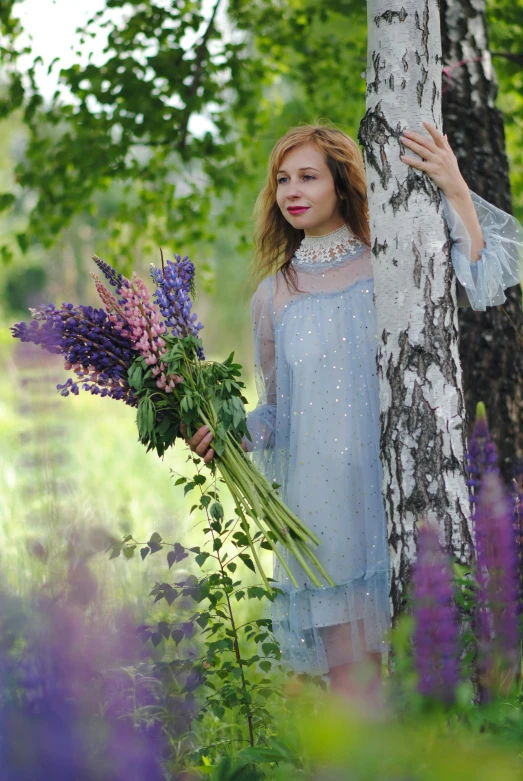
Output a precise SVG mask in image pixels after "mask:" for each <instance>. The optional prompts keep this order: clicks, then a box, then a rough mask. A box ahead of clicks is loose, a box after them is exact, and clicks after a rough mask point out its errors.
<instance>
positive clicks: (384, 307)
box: [359, 0, 472, 615]
mask: <svg viewBox="0 0 523 781" xmlns="http://www.w3.org/2000/svg"><path fill="white" fill-rule="evenodd" d="M439 25H440V21H439V12H438V4H437V0H368V28H369V40H368V64H367V111H366V114H365V117H364V119H363V120H362V123H361V127H360V134H359V138H360V142H361V144H362V147H363V150H364V155H365V163H366V173H367V193H368V199H369V213H370V228H371V237H372V241H371V243H372V263H373V274H374V288H375V293H374V300H375V304H376V310H377V320H378V340H379V344H378V354H377V363H378V376H379V383H380V407H381V432H382V433H381V457H382V464H383V472H384V477H383V495H384V499H385V506H386V511H387V518H388V534H389V548H390V554H391V566H392V582H391V601H392V608H393V614H394V615H397V613H398V612H399V611H400V610H401V607H402V597H403V595H404V593H405V590H406V587H407V585H408V582H409V579H410V573H411V566H412V563H413V561H414V559H415V555H416V538H417V533H416V527H417V524H418V523H420V522H425V523H430V524H434V525H437V527H438V528H439V530H440V538H441V540H442V542H443V543H444V544H445V545H446V547H447V548H448V549H449V550H451V551H452V552H453V553H454V554H455V555H456V556H457V557H458V558H459V559H460V560H461V561H468V560H469V558H470V555H471V548H472V546H471V534H470V523H469V521H468V517H469V512H468V498H467V489H466V484H465V473H464V448H465V430H464V416H465V405H464V397H463V390H462V385H461V367H460V362H459V355H458V323H457V304H456V286H455V277H454V273H453V270H452V266H451V264H450V259H449V242H448V231H447V229H446V225H445V223H444V218H443V209H442V205H441V202H440V196H439V190H438V188H437V187H436V185H435V184H434V183H433V182H432V180H431V179H429V177H428V176H426V175H425V174H423V173H422V172H420V171H417V170H416V169H414V168H412V167H410V166H408V165H406V164H405V163H403V162H402V161H401V160H400V154H402V153H405V154H408V155H410V156H415V155H414V153H413V152H412V151H410V150H408V149H405V148H403V147H401V145H400V142H399V140H398V139H399V136H400V135H401V133H402V131H403V130H404V129H409V130H416V131H418V132H422V133H426V131H425V130H424V129H423V126H422V124H421V123H422V121H423V120H428V121H429V122H432V123H433V124H435V125H436V126H437V127H438V128H441V68H442V56H441V40H440V27H439Z"/></svg>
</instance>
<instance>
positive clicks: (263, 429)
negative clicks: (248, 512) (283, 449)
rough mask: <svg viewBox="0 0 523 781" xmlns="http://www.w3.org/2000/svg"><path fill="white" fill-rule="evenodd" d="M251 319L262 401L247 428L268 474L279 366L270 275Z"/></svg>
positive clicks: (255, 454)
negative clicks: (277, 364)
mask: <svg viewBox="0 0 523 781" xmlns="http://www.w3.org/2000/svg"><path fill="white" fill-rule="evenodd" d="M251 319H252V330H253V339H254V368H255V373H256V387H257V391H258V404H257V406H256V408H255V409H254V410H252V411H251V412H249V413H248V415H247V427H248V429H249V433H250V435H251V438H252V442H249V441H247V448H248V450H249V451H250V452H252V453H253V458H254V459H255V460H256V461H257V462H259V465H260V466H261V467H262V468H263V471H264V472H266V473H267V472H268V471H269V470H268V468H267V467H268V465H267V464H265V463H263V462H264V461H267V460H268V459H269V460H270V458H271V455H270V453H268V452H265V451H267V450H271V449H274V433H275V425H276V376H275V375H276V367H275V350H274V323H273V311H272V291H271V280H270V278H268V279H264V280H263V282H262V283H261V284H260V285H259V287H258V289H257V290H256V292H255V294H254V296H253V297H252V301H251Z"/></svg>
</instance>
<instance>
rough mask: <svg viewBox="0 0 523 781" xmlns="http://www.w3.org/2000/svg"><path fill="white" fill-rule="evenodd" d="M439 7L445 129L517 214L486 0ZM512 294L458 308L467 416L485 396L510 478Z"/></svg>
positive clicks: (470, 179)
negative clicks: (482, 305)
mask: <svg viewBox="0 0 523 781" xmlns="http://www.w3.org/2000/svg"><path fill="white" fill-rule="evenodd" d="M440 13H441V35H442V45H443V59H444V63H445V65H446V66H447V67H448V69H449V70H448V76H446V77H444V80H443V90H444V91H443V126H444V132H445V133H447V134H448V137H449V142H450V145H451V146H452V148H453V150H454V152H455V153H456V157H457V158H458V162H459V166H460V169H461V173H462V174H463V176H464V177H465V180H466V182H467V183H468V185H469V187H470V188H471V190H474V192H476V193H478V195H481V196H482V197H483V198H485V199H486V200H487V201H489V202H490V203H493V204H494V205H495V206H498V207H499V208H500V209H503V210H504V211H506V212H509V213H511V212H512V198H511V193H510V182H509V177H508V160H507V156H506V154H505V136H504V129H503V115H502V113H501V111H500V110H499V109H497V108H496V106H495V99H496V95H497V91H498V87H497V83H496V76H495V73H494V69H493V67H492V62H491V59H490V53H489V50H488V36H487V25H486V18H485V16H486V14H485V0H474V2H470V1H469V0H440ZM506 296H507V301H506V303H505V304H504V306H503V307H500V306H497V307H490V308H489V309H487V311H486V312H475V311H474V310H473V309H460V311H459V335H460V357H461V364H462V367H463V386H464V391H465V402H466V407H467V413H468V415H467V417H468V420H469V421H470V420H471V418H473V416H474V412H475V409H476V404H477V402H478V401H480V400H481V401H484V402H485V405H486V408H487V414H488V419H489V426H490V429H491V432H492V435H493V437H494V439H495V441H496V444H497V446H498V448H499V451H500V466H501V469H502V472H503V476H504V477H505V480H506V481H509V480H510V479H511V477H512V460H513V457H514V454H515V451H516V449H518V448H521V447H522V446H523V416H522V415H521V409H522V403H523V350H522V349H521V345H520V343H519V339H518V333H522V332H523V309H522V306H521V287H520V286H519V285H515V286H514V287H511V288H509V289H508V290H507V291H506ZM504 310H505V311H504ZM505 312H506V314H505ZM507 314H508V316H509V317H507ZM509 318H510V319H509ZM511 321H512V323H511Z"/></svg>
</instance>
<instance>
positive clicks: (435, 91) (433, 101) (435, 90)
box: [430, 81, 439, 124]
mask: <svg viewBox="0 0 523 781" xmlns="http://www.w3.org/2000/svg"><path fill="white" fill-rule="evenodd" d="M438 96H439V90H438V88H437V86H436V82H435V81H433V82H432V98H431V101H430V113H431V114H432V121H433V122H434V124H436V117H435V116H434V106H435V105H436V99H437V98H438Z"/></svg>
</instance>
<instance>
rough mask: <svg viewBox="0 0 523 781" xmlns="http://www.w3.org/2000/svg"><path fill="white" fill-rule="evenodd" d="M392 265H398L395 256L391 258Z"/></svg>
mask: <svg viewBox="0 0 523 781" xmlns="http://www.w3.org/2000/svg"><path fill="white" fill-rule="evenodd" d="M392 265H393V266H397V265H398V261H397V260H396V258H392Z"/></svg>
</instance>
